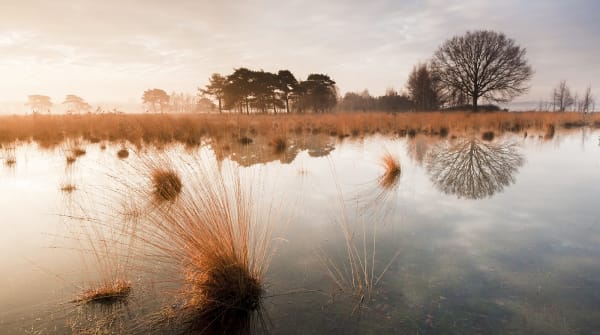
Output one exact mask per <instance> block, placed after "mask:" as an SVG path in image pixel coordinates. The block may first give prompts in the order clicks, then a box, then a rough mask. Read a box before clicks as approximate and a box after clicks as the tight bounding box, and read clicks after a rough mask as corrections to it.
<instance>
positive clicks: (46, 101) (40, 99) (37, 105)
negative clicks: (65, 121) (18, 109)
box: [25, 94, 52, 113]
mask: <svg viewBox="0 0 600 335" xmlns="http://www.w3.org/2000/svg"><path fill="white" fill-rule="evenodd" d="M25 106H29V107H31V111H32V112H33V113H39V112H40V111H42V110H46V111H48V113H50V108H52V101H51V100H50V97H49V96H47V95H40V94H33V95H29V96H27V103H26V104H25Z"/></svg>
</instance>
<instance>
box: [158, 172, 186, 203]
mask: <svg viewBox="0 0 600 335" xmlns="http://www.w3.org/2000/svg"><path fill="white" fill-rule="evenodd" d="M152 186H153V188H154V191H153V192H154V196H155V197H156V198H157V199H158V200H165V201H171V200H175V198H177V196H178V195H179V193H181V188H182V187H183V184H182V183H181V178H180V177H179V174H177V172H176V171H175V170H171V169H156V170H154V171H152Z"/></svg>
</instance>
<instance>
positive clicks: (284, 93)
mask: <svg viewBox="0 0 600 335" xmlns="http://www.w3.org/2000/svg"><path fill="white" fill-rule="evenodd" d="M199 91H200V94H202V95H204V96H210V97H212V98H213V99H214V100H215V101H216V102H217V104H218V105H217V106H218V110H219V112H222V111H223V110H228V111H238V112H240V113H246V114H249V113H256V112H260V113H267V112H273V113H278V112H285V113H290V112H306V111H312V112H315V113H323V112H326V111H329V110H331V109H333V107H335V105H336V104H337V88H336V86H335V81H333V79H331V78H330V77H329V76H328V75H326V74H318V73H313V74H310V75H308V77H307V78H306V80H298V79H296V77H295V76H294V75H293V74H292V73H291V72H290V71H289V70H280V71H278V72H277V73H272V72H266V71H263V70H260V71H254V70H249V69H247V68H239V69H235V70H234V72H233V73H232V74H229V75H227V76H222V75H221V74H218V73H215V74H213V75H212V76H211V77H210V78H209V84H208V85H206V87H205V88H202V89H199Z"/></svg>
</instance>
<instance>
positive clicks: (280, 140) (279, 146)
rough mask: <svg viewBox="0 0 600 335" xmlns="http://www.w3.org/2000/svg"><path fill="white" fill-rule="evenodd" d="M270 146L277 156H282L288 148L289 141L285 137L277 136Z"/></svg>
mask: <svg viewBox="0 0 600 335" xmlns="http://www.w3.org/2000/svg"><path fill="white" fill-rule="evenodd" d="M269 145H270V146H271V147H273V151H274V152H275V153H276V154H280V153H283V152H284V151H285V149H286V148H287V140H286V139H285V138H284V137H281V136H277V137H274V138H272V139H271V141H270V142H269Z"/></svg>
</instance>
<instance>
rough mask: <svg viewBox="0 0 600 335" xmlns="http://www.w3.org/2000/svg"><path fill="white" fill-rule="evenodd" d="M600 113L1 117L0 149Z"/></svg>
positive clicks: (539, 120) (417, 127)
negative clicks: (67, 142)
mask: <svg viewBox="0 0 600 335" xmlns="http://www.w3.org/2000/svg"><path fill="white" fill-rule="evenodd" d="M599 124H600V113H590V114H582V113H573V112H563V113H558V112H514V113H510V112H489V113H488V112H485V113H483V112H482V113H471V112H419V113H417V112H407V113H397V114H390V113H382V112H367V113H331V114H293V115H279V114H278V115H272V114H270V115H267V114H258V115H238V114H218V115H216V114H101V115H97V114H88V115H35V116H0V143H8V142H12V141H15V140H23V141H27V140H34V141H36V142H38V143H39V144H40V145H41V146H42V147H52V146H55V145H58V144H60V143H61V142H63V141H64V140H65V139H69V138H70V139H79V138H82V139H84V140H87V141H89V142H92V143H97V142H99V141H103V140H107V141H113V142H117V141H118V142H124V141H127V142H130V143H133V144H134V145H138V146H139V145H142V144H159V145H160V144H165V143H170V142H180V143H184V144H186V145H191V146H197V145H199V144H200V143H202V142H203V141H204V140H206V139H211V140H212V141H216V140H222V139H224V138H230V139H231V138H236V139H238V140H240V139H243V140H244V141H247V142H248V143H250V141H252V140H253V138H254V137H257V136H271V135H273V136H277V135H283V136H290V135H291V134H295V135H296V136H298V135H302V134H313V135H314V134H327V135H329V136H337V137H341V138H343V137H346V136H368V135H370V134H374V133H381V134H400V135H406V134H419V133H420V134H428V135H439V136H446V135H447V134H448V133H452V132H459V133H462V132H464V131H470V130H477V131H482V132H483V131H495V132H496V133H502V132H521V131H526V130H540V131H543V130H545V127H548V125H553V126H555V127H557V128H572V127H581V126H585V125H588V126H597V125H599Z"/></svg>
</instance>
